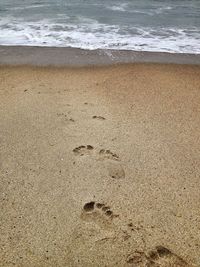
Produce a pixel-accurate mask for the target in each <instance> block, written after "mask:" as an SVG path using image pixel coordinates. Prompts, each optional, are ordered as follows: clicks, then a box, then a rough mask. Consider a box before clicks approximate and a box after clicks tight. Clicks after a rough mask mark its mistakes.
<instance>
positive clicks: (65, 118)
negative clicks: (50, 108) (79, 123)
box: [57, 113, 75, 122]
mask: <svg viewBox="0 0 200 267" xmlns="http://www.w3.org/2000/svg"><path fill="white" fill-rule="evenodd" d="M57 116H58V117H61V118H62V119H63V120H64V121H71V122H75V120H74V119H73V118H69V117H68V115H67V114H65V113H57Z"/></svg>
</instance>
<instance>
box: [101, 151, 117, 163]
mask: <svg viewBox="0 0 200 267" xmlns="http://www.w3.org/2000/svg"><path fill="white" fill-rule="evenodd" d="M99 156H100V159H111V160H116V161H118V160H119V156H118V155H117V154H115V153H112V152H111V151H110V150H108V149H107V150H106V149H101V150H100V151H99Z"/></svg>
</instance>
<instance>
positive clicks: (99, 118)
mask: <svg viewBox="0 0 200 267" xmlns="http://www.w3.org/2000/svg"><path fill="white" fill-rule="evenodd" d="M92 118H93V119H97V120H101V121H104V120H105V118H104V117H102V116H93V117H92Z"/></svg>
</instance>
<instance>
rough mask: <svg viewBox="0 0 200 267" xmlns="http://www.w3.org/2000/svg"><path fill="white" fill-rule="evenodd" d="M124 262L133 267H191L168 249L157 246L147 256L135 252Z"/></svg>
mask: <svg viewBox="0 0 200 267" xmlns="http://www.w3.org/2000/svg"><path fill="white" fill-rule="evenodd" d="M126 262H127V263H128V264H130V266H134V267H192V266H191V265H189V264H188V263H187V262H186V261H184V260H183V259H182V258H181V257H179V256H177V255H176V254H175V253H173V252H171V251H170V250H169V249H168V248H166V247H163V246H157V247H155V248H154V249H153V250H151V251H149V252H148V253H147V254H145V253H144V252H141V251H140V252H139V251H136V252H134V253H133V254H131V255H129V256H128V257H127V260H126Z"/></svg>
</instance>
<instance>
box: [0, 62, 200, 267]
mask: <svg viewBox="0 0 200 267" xmlns="http://www.w3.org/2000/svg"><path fill="white" fill-rule="evenodd" d="M0 97H1V100H0V170H1V174H0V175H1V177H0V197H1V202H0V203H1V212H0V219H1V221H0V223H1V225H0V266H1V267H4V266H6V267H10V266H17V267H27V266H28V267H46V266H48V267H49V266H50V267H51V266H52V267H55V266H59V267H71V266H73V267H76V266H81V267H82V266H83V267H90V266H91V267H93V266H94V267H96V266H99V267H103V266H108V267H111V266H113V267H114V266H120V267H121V266H122V267H126V266H127V267H128V266H132V267H133V266H134V267H144V266H146V267H158V266H161V267H170V266H176V267H178V266H179V267H191V266H200V67H198V66H181V65H153V64H149V65H144V64H133V65H124V66H123V65H121V66H112V67H98V68H97V67H96V68H92V67H91V68H89V67H87V68H74V69H73V68H53V67H52V68H50V67H47V68H42V67H38V68H36V67H35V68H33V67H3V66H2V67H1V68H0Z"/></svg>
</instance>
